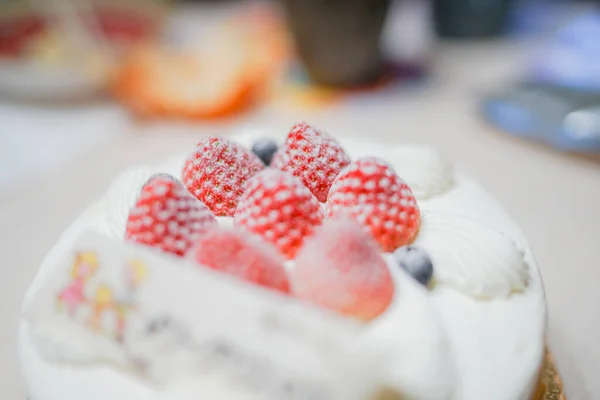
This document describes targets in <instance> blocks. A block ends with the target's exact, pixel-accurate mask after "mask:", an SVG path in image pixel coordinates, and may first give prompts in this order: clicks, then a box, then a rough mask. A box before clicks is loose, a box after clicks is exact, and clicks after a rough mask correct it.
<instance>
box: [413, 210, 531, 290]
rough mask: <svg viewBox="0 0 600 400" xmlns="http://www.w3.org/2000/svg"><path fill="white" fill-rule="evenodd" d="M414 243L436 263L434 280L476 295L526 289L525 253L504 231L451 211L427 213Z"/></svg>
mask: <svg viewBox="0 0 600 400" xmlns="http://www.w3.org/2000/svg"><path fill="white" fill-rule="evenodd" d="M415 244H416V245H418V246H421V247H422V248H424V249H425V250H427V252H428V253H429V255H430V257H431V260H432V261H433V264H434V265H436V270H435V272H434V280H435V282H436V283H439V284H443V285H448V286H451V287H453V288H454V289H456V290H459V291H460V292H462V293H464V294H466V295H469V296H473V297H476V298H494V297H501V296H508V295H510V294H511V293H513V292H521V291H523V290H525V288H526V287H527V284H528V280H529V268H528V265H527V264H526V262H525V260H524V254H523V252H522V251H521V250H520V249H519V248H517V246H516V243H515V242H514V241H513V240H512V239H510V238H509V237H507V236H506V235H505V234H503V233H502V232H499V231H497V230H495V229H493V228H491V227H489V226H487V225H485V224H483V223H480V222H477V221H474V220H471V219H468V218H464V217H459V216H455V215H451V214H444V213H437V212H424V213H423V218H422V225H421V230H420V233H419V235H418V237H417V240H416V241H415Z"/></svg>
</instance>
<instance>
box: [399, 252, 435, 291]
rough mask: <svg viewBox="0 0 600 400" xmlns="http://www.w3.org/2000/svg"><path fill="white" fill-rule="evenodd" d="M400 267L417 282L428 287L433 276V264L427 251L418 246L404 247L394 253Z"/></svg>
mask: <svg viewBox="0 0 600 400" xmlns="http://www.w3.org/2000/svg"><path fill="white" fill-rule="evenodd" d="M394 258H395V259H396V262H397V263H398V265H400V267H401V268H402V269H403V270H405V271H406V272H408V273H409V274H410V276H412V277H413V278H414V279H415V280H416V281H417V282H419V283H420V284H422V285H425V286H427V285H428V284H429V281H430V280H431V277H432V275H433V263H432V262H431V259H430V258H429V255H428V254H427V252H426V251H425V250H423V249H422V248H420V247H416V246H403V247H400V248H399V249H398V250H396V251H395V252H394Z"/></svg>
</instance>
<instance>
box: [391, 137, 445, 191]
mask: <svg viewBox="0 0 600 400" xmlns="http://www.w3.org/2000/svg"><path fill="white" fill-rule="evenodd" d="M383 157H384V158H385V159H387V160H389V161H390V162H391V163H392V165H393V167H394V169H395V170H396V172H397V173H398V175H400V177H401V178H402V179H403V180H404V181H405V182H406V183H407V184H408V186H410V188H411V190H412V192H413V194H414V195H415V197H416V198H417V199H420V200H423V199H428V198H430V197H433V196H437V195H439V194H442V193H444V192H445V191H446V190H448V189H450V188H451V187H452V186H453V185H454V171H453V168H452V164H451V163H450V162H449V161H448V160H447V159H445V158H444V157H443V156H442V155H441V154H440V153H439V152H438V151H436V150H435V149H433V148H432V147H429V146H420V145H411V146H403V147H399V148H395V149H393V150H392V151H391V152H390V153H389V155H388V154H385V155H384V156H383Z"/></svg>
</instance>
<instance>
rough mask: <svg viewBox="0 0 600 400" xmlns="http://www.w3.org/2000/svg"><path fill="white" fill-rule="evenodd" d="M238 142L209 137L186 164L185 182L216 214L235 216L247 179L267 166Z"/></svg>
mask: <svg viewBox="0 0 600 400" xmlns="http://www.w3.org/2000/svg"><path fill="white" fill-rule="evenodd" d="M264 167H265V166H264V164H263V163H262V161H260V159H259V158H258V157H257V156H256V155H254V154H253V153H252V152H250V151H249V150H247V149H245V148H244V147H242V146H240V145H239V144H237V143H234V142H231V141H229V140H226V139H221V138H217V137H210V138H208V139H206V140H203V141H202V142H200V143H199V144H198V146H197V147H196V150H195V151H194V152H193V153H192V154H191V155H190V156H189V157H188V159H187V160H186V162H185V165H184V167H183V183H184V184H185V186H186V187H187V189H188V190H189V191H190V193H192V194H193V195H194V196H196V197H197V198H198V199H199V200H202V201H203V202H204V204H206V205H207V206H208V207H209V208H210V209H211V210H212V212H214V213H215V215H217V216H233V213H234V212H235V208H236V207H237V203H238V201H239V199H240V197H241V195H242V194H243V193H244V186H245V184H246V181H247V180H248V179H249V178H250V177H252V176H253V175H254V174H256V173H257V172H258V171H260V170H262V169H263V168H264Z"/></svg>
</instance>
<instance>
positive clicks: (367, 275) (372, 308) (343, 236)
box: [291, 218, 395, 320]
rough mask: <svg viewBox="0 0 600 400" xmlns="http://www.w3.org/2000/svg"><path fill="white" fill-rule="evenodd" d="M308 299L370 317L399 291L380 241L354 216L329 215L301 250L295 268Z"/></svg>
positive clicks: (297, 287) (300, 292)
mask: <svg viewBox="0 0 600 400" xmlns="http://www.w3.org/2000/svg"><path fill="white" fill-rule="evenodd" d="M291 278H292V284H293V287H294V292H295V294H296V295H297V296H298V297H299V298H301V299H304V300H307V301H310V302H311V303H314V304H317V305H320V306H322V307H325V308H329V309H332V310H335V311H338V312H340V313H342V314H345V315H352V316H355V317H358V318H360V319H363V320H370V319H372V318H374V317H376V316H378V315H379V314H381V313H382V312H383V311H384V310H385V309H386V308H387V307H388V305H389V304H390V303H391V301H392V299H393V297H394V291H395V289H394V282H393V280H392V276H391V274H390V271H389V269H388V266H387V264H386V262H385V261H384V260H383V258H382V257H381V255H380V253H379V249H378V247H377V243H375V241H374V240H373V238H371V237H370V236H369V235H368V234H367V233H366V232H364V230H363V229H362V228H361V227H360V225H358V224H357V223H356V222H355V221H353V220H351V219H348V218H340V219H334V220H327V221H325V222H324V223H323V225H322V226H321V227H320V228H319V229H318V230H317V232H316V233H315V235H314V236H313V237H312V238H311V239H309V240H307V242H306V244H305V245H304V247H303V248H302V249H301V250H300V251H299V252H298V256H297V257H296V266H295V268H294V270H293V271H292V272H291Z"/></svg>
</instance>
